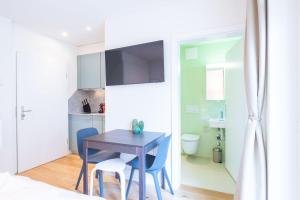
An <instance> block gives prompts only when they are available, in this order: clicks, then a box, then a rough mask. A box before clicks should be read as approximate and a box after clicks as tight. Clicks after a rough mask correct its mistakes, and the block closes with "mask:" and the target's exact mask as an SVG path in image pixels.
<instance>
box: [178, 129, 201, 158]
mask: <svg viewBox="0 0 300 200" xmlns="http://www.w3.org/2000/svg"><path fill="white" fill-rule="evenodd" d="M199 140H200V135H194V134H183V135H182V136H181V146H182V149H183V152H184V153H185V154H188V155H194V154H196V153H197V150H198V145H199Z"/></svg>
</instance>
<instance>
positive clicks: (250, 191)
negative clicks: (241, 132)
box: [235, 0, 267, 200]
mask: <svg viewBox="0 0 300 200" xmlns="http://www.w3.org/2000/svg"><path fill="white" fill-rule="evenodd" d="M266 65H267V0H248V3H247V21H246V35H245V83H246V84H245V85H246V94H247V104H248V113H249V119H248V127H247V132H246V135H245V145H244V152H243V157H242V161H241V168H240V173H239V178H238V182H237V192H236V195H235V199H236V200H266V199H267V166H266V165H267V161H266V150H265V144H264V133H263V129H262V123H261V121H262V111H263V105H264V94H265V87H266V85H265V83H266V68H267V67H266Z"/></svg>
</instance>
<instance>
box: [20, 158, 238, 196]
mask: <svg viewBox="0 0 300 200" xmlns="http://www.w3.org/2000/svg"><path fill="white" fill-rule="evenodd" d="M81 164H82V161H81V160H80V159H79V157H78V156H77V155H69V156H66V157H64V158H61V159H58V160H56V161H53V162H50V163H47V164H45V165H42V166H39V167H37V168H34V169H31V170H29V171H26V172H23V173H21V174H19V175H22V176H27V177H30V178H32V179H34V180H38V181H42V182H46V183H48V184H50V185H54V186H57V187H61V188H65V189H67V190H72V191H75V190H74V188H75V184H76V181H77V178H78V174H79V171H80V168H81ZM92 167H93V166H92V165H91V166H89V168H90V169H92ZM96 183H97V181H96ZM95 187H98V185H97V184H96V185H95ZM77 192H82V183H81V185H80V187H79V190H78V191H77ZM104 193H105V198H106V199H107V200H116V199H120V190H119V185H118V182H117V181H116V180H115V179H114V177H111V176H105V177H104ZM162 193H163V194H162V195H163V199H164V200H191V199H195V200H196V199H197V200H232V199H233V196H232V195H229V194H224V193H219V192H213V191H209V190H203V189H197V188H191V187H188V186H182V187H181V188H180V189H179V190H177V191H175V195H174V196H172V195H171V194H170V193H169V192H167V191H162ZM137 199H138V183H133V185H132V190H131V192H130V195H129V200H137ZM147 199H153V200H154V199H156V192H155V188H154V187H152V186H147Z"/></svg>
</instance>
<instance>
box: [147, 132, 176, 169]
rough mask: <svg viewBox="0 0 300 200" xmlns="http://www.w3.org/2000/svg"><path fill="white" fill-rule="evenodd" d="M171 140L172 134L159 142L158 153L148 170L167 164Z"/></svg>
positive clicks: (160, 167)
mask: <svg viewBox="0 0 300 200" xmlns="http://www.w3.org/2000/svg"><path fill="white" fill-rule="evenodd" d="M170 141H171V135H169V136H167V137H165V138H164V139H163V140H162V141H161V142H160V143H159V144H158V150H157V154H156V156H155V160H154V162H153V164H152V166H151V167H150V168H149V169H148V170H159V169H162V168H163V167H164V166H165V162H166V160H167V156H168V150H169V145H170Z"/></svg>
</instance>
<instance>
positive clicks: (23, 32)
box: [14, 24, 77, 97]
mask: <svg viewBox="0 0 300 200" xmlns="http://www.w3.org/2000/svg"><path fill="white" fill-rule="evenodd" d="M16 51H21V52H28V53H33V54H35V53H40V54H48V55H52V56H53V57H56V58H57V59H58V60H59V61H60V62H61V63H63V65H67V68H68V96H69V97H71V96H72V94H73V93H74V92H75V91H76V90H77V59H76V55H77V49H76V47H74V46H72V45H69V44H66V43H63V42H60V41H58V40H55V39H52V38H49V37H46V36H43V35H41V34H39V33H36V32H33V31H30V30H28V29H26V28H24V27H22V26H19V25H17V24H15V25H14V52H16Z"/></svg>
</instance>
